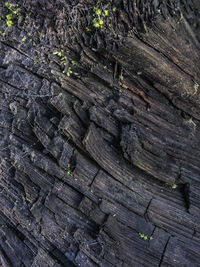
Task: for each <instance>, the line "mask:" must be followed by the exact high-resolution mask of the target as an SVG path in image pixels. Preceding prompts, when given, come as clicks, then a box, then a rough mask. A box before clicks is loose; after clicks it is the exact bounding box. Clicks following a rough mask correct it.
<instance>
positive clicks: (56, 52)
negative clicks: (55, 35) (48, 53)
mask: <svg viewBox="0 0 200 267" xmlns="http://www.w3.org/2000/svg"><path fill="white" fill-rule="evenodd" d="M53 54H54V55H57V56H59V57H62V52H61V51H54V52H53Z"/></svg>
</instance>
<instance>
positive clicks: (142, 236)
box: [139, 233, 153, 241]
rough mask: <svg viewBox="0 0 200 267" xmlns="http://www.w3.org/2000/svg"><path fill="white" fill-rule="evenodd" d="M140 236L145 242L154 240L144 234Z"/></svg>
mask: <svg viewBox="0 0 200 267" xmlns="http://www.w3.org/2000/svg"><path fill="white" fill-rule="evenodd" d="M139 236H140V237H141V238H142V239H144V240H145V241H146V240H148V239H149V240H152V239H153V237H152V236H150V237H148V235H145V234H143V233H139Z"/></svg>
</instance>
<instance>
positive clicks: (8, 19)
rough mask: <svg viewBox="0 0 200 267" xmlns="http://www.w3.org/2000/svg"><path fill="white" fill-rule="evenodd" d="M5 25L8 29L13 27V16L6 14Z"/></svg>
mask: <svg viewBox="0 0 200 267" xmlns="http://www.w3.org/2000/svg"><path fill="white" fill-rule="evenodd" d="M6 24H7V26H8V27H12V26H13V15H12V14H8V15H7V16H6Z"/></svg>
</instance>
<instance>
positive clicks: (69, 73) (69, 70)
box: [67, 67, 73, 77]
mask: <svg viewBox="0 0 200 267" xmlns="http://www.w3.org/2000/svg"><path fill="white" fill-rule="evenodd" d="M72 73H73V71H72V69H71V67H69V68H68V70H67V76H68V77H69V76H70V75H71V74H72Z"/></svg>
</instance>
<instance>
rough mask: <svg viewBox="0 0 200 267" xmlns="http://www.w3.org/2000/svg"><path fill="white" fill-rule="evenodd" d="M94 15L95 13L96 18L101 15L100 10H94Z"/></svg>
mask: <svg viewBox="0 0 200 267" xmlns="http://www.w3.org/2000/svg"><path fill="white" fill-rule="evenodd" d="M95 13H96V15H97V16H100V15H101V13H102V12H101V9H99V8H97V9H95Z"/></svg>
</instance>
